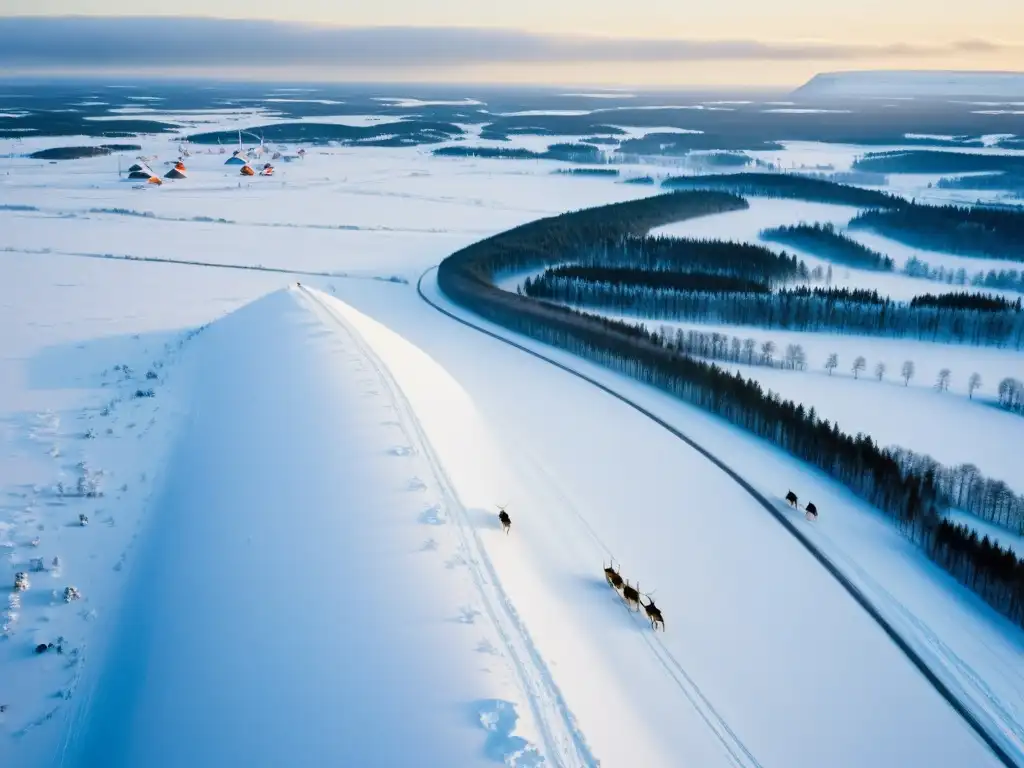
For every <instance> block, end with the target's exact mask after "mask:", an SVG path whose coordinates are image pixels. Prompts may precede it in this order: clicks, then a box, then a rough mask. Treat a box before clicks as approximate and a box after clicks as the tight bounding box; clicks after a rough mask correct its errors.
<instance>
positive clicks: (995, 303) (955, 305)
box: [910, 291, 1021, 312]
mask: <svg viewBox="0 0 1024 768" xmlns="http://www.w3.org/2000/svg"><path fill="white" fill-rule="evenodd" d="M910 306H912V307H943V308H945V309H973V310H976V311H978V312H1009V311H1013V312H1020V310H1021V303H1020V299H1017V300H1016V301H1010V300H1009V299H1004V298H1003V297H1002V296H995V295H992V294H984V293H968V292H967V291H959V292H956V293H940V294H937V295H936V294H931V293H923V294H921V295H920V296H914V297H913V298H912V299H911V300H910Z"/></svg>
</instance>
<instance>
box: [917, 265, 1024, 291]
mask: <svg viewBox="0 0 1024 768" xmlns="http://www.w3.org/2000/svg"><path fill="white" fill-rule="evenodd" d="M903 274H905V275H907V277H917V278H922V279H924V280H933V281H935V282H938V283H945V284H946V285H974V286H978V287H981V288H998V289H1001V290H1005V291H1019V292H1020V293H1024V270H1022V271H1018V270H1016V269H1001V270H999V271H998V272H996V271H995V270H994V269H990V270H988V272H985V271H984V270H979V271H978V272H975V273H973V274H971V275H968V274H967V270H966V269H964V268H963V267H960V268H959V269H952V268H947V267H944V266H941V265H940V266H938V267H932V266H931V265H930V264H928V262H926V261H922V260H921V259H919V258H917V257H916V256H911V257H910V258H909V259H907V263H906V264H904V265H903Z"/></svg>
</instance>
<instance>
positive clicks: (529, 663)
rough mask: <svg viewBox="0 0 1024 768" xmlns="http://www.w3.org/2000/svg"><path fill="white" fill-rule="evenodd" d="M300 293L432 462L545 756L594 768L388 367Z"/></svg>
mask: <svg viewBox="0 0 1024 768" xmlns="http://www.w3.org/2000/svg"><path fill="white" fill-rule="evenodd" d="M301 291H302V294H303V295H304V296H305V297H306V298H307V299H308V301H309V305H310V308H311V309H312V310H313V311H314V312H315V313H316V314H318V315H319V316H320V317H322V318H325V319H326V320H328V321H330V322H332V323H333V324H335V325H336V326H338V327H339V328H340V329H341V330H342V331H343V332H344V333H345V334H346V335H348V336H349V338H350V339H351V340H352V342H353V343H354V344H355V345H356V347H357V348H358V349H359V350H360V352H361V353H362V354H363V355H365V357H366V359H367V360H368V361H370V363H371V365H372V366H373V368H374V373H375V374H376V375H377V376H378V377H379V380H380V381H382V382H383V383H384V386H385V387H386V388H387V390H388V392H387V394H388V396H389V397H390V399H391V401H392V403H393V405H394V409H395V411H396V416H397V418H398V421H399V423H400V424H401V429H402V431H403V433H404V434H405V435H406V437H407V438H408V440H409V441H410V443H411V444H414V445H415V444H418V445H420V446H422V450H423V455H424V458H425V459H426V461H427V462H428V464H429V466H430V468H431V474H432V475H433V480H434V482H435V483H436V485H437V487H438V489H439V491H440V493H441V495H442V498H443V499H444V506H445V511H446V512H447V513H448V516H449V517H450V518H451V519H452V520H453V521H455V523H456V526H455V528H456V531H457V533H458V535H459V538H460V539H461V540H462V544H463V546H464V548H465V551H466V552H469V553H471V556H470V557H469V558H468V560H467V563H466V564H467V566H468V567H469V569H470V572H471V573H472V576H473V580H474V582H475V584H476V586H477V588H478V590H479V592H480V598H481V601H482V602H483V604H484V606H485V607H486V610H487V614H488V617H489V618H490V619H491V621H492V623H493V624H494V626H495V628H496V630H497V631H498V633H499V635H500V636H501V638H502V641H503V643H504V645H505V648H506V650H507V652H508V656H509V658H510V659H511V660H512V663H513V664H514V666H515V668H516V672H517V674H518V675H519V678H520V683H521V685H522V686H523V691H524V694H525V695H526V697H527V699H528V701H529V702H530V707H531V709H532V710H533V714H534V716H535V719H536V721H537V725H538V727H539V728H540V730H541V733H542V737H543V740H544V744H545V748H546V751H547V753H548V756H549V757H550V758H551V759H552V761H553V762H554V764H555V765H557V766H560V767H564V768H570V767H572V768H575V767H576V766H583V767H585V768H598V767H599V766H600V762H599V761H598V760H597V758H596V757H595V756H594V755H593V754H592V753H591V751H590V748H589V746H588V745H587V742H586V738H585V737H584V735H583V733H582V731H581V730H580V729H579V727H578V726H577V724H576V719H575V717H574V716H573V714H572V712H571V711H570V710H569V707H568V705H567V704H566V702H565V699H564V698H563V696H562V693H561V691H560V690H559V689H558V686H557V685H556V683H555V681H554V679H553V677H552V675H551V672H550V671H549V670H548V668H547V666H546V664H545V663H544V660H543V659H542V658H541V656H540V654H539V652H538V651H537V649H536V647H535V646H534V644H533V642H532V641H531V639H530V635H529V632H528V630H527V628H526V626H525V625H524V624H523V622H522V621H521V620H520V618H519V615H518V613H517V612H516V609H515V606H514V605H513V604H512V602H511V600H510V599H509V598H508V596H507V595H506V594H505V592H504V590H503V589H502V586H501V582H500V581H499V579H498V577H497V573H496V571H495V569H494V566H493V564H492V563H491V561H490V559H489V558H488V556H487V553H486V550H485V549H484V547H483V543H482V542H481V541H480V539H479V535H478V534H477V533H476V532H475V530H474V528H473V526H472V525H471V524H470V522H469V516H468V513H467V511H466V509H465V507H464V506H463V504H462V503H461V501H460V500H459V498H458V495H457V494H456V492H455V490H454V488H453V487H452V483H451V481H450V480H449V479H448V476H447V474H446V472H445V470H444V468H443V466H442V465H441V462H440V460H439V459H438V457H437V456H436V455H435V454H434V451H433V449H432V448H431V445H430V442H429V440H428V438H427V436H426V434H425V433H424V431H423V428H422V426H421V425H420V423H419V420H418V419H417V417H416V415H415V413H414V411H413V409H412V407H411V406H410V404H409V402H408V400H407V399H406V398H405V395H404V394H403V392H402V390H401V389H400V387H399V386H398V384H397V383H396V382H395V380H394V378H393V377H392V375H391V373H390V371H389V370H388V369H387V367H386V366H385V365H384V364H383V363H382V362H381V360H380V358H379V357H378V356H377V354H376V353H375V352H374V351H373V350H372V349H371V348H370V347H369V345H367V344H366V343H365V341H364V340H363V339H362V338H360V337H359V334H358V333H354V332H353V331H352V330H351V329H350V328H349V326H348V324H347V323H346V322H345V321H344V320H343V319H342V318H340V317H338V315H337V314H336V313H335V312H334V311H333V310H332V309H331V308H330V306H329V305H328V304H327V303H326V302H324V301H323V300H322V299H321V298H320V297H319V296H317V295H316V294H315V293H313V292H312V291H310V290H309V289H307V288H305V287H302V288H301Z"/></svg>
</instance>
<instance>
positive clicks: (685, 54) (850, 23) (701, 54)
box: [0, 0, 1024, 85]
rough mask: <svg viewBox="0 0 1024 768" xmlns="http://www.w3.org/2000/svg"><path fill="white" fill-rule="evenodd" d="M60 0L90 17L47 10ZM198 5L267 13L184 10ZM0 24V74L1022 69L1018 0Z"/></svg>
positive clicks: (327, 7)
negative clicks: (286, 70)
mask: <svg viewBox="0 0 1024 768" xmlns="http://www.w3.org/2000/svg"><path fill="white" fill-rule="evenodd" d="M169 9H170V10H169ZM27 14H32V15H33V17H31V18H27V19H26V18H24V17H25V16H26V15H27ZM71 14H77V15H82V14H88V15H90V16H92V17H94V18H92V19H91V20H82V19H59V18H57V17H60V16H66V15H71ZM129 14H130V16H129ZM47 16H48V17H49V18H45V17H47ZM154 16H161V17H164V18H162V19H153V18H148V19H147V18H134V19H133V18H131V17H154ZM209 16H216V17H219V18H222V19H249V20H263V21H265V22H276V23H274V24H267V23H264V24H255V25H242V24H236V25H229V26H223V25H219V24H216V23H215V22H213V21H207V22H205V23H199V21H198V20H197V19H196V18H195V17H209ZM4 17H7V18H4ZM11 17H22V18H11ZM41 17H43V18H41ZM168 17H178V18H177V19H174V18H168ZM184 17H192V18H184ZM86 21H91V22H92V23H91V24H90V25H89V26H84V27H83V26H81V25H83V24H85V23H86ZM15 23H20V24H21V25H22V26H19V27H11V26H10V25H12V24H15ZM25 24H29V26H24V25H25ZM46 24H50V25H56V26H50V27H47V26H45V25H46ZM75 25H78V26H77V27H76V26H75ZM182 25H184V26H182ZM307 25H310V27H307ZM312 25H317V26H320V27H325V26H326V27H330V29H327V30H324V29H313V28H311V27H312ZM0 34H2V36H0V40H4V43H3V45H0V74H3V73H5V72H7V73H17V72H23V71H28V70H35V71H39V70H40V69H43V70H47V71H52V72H60V71H75V72H82V71H85V70H89V69H107V70H121V71H143V70H145V71H147V72H170V71H176V70H182V71H183V72H185V73H189V72H190V71H191V72H198V71H202V70H203V69H208V68H209V67H211V66H215V67H218V68H221V69H223V71H224V72H225V73H227V72H236V71H238V72H241V71H244V70H246V69H247V68H252V67H259V68H260V69H261V70H263V71H264V72H266V71H274V72H280V73H281V74H282V76H284V71H283V70H284V68H289V69H295V71H301V73H302V74H303V75H304V76H314V77H315V76H321V77H324V78H325V79H350V80H435V81H436V80H453V81H461V82H469V81H505V82H555V83H565V82H592V83H595V84H597V83H607V84H637V85H639V84H650V85H681V84H695V85H718V84H748V85H791V84H798V83H800V82H802V81H804V80H806V79H807V78H808V77H810V76H812V75H813V74H814V73H816V72H819V71H827V70H842V69H981V70H1017V71H1019V70H1024V0H973V1H972V2H970V3H952V2H939V1H938V0H772V2H764V0H704V1H703V2H700V1H699V0H698V2H693V1H692V0H691V2H684V1H683V0H632V1H631V2H623V0H615V1H614V2H613V1H612V0H509V2H504V3H502V2H494V1H493V0H491V1H490V2H488V1H487V0H440V2H423V0H373V1H372V2H369V1H367V0H360V1H359V2H345V1H344V0H287V2H281V0H274V1H273V2H271V1H270V0H174V2H167V0H0ZM130 39H134V40H136V41H139V43H138V44H132V43H131V42H130ZM19 40H20V41H21V42H20V44H18V42H17V41H19ZM12 41H14V45H13V49H12V45H11V42H12ZM90 41H91V42H90ZM141 41H145V44H142V42H141ZM111 46H112V47H111ZM146 48H150V49H152V48H156V49H160V50H162V51H163V54H162V55H161V54H160V53H159V52H154V51H153V50H145V49H146ZM261 53H262V55H261Z"/></svg>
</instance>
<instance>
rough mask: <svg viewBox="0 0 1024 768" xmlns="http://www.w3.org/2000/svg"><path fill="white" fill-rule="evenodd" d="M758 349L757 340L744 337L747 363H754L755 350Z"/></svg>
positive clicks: (744, 351) (744, 352)
mask: <svg viewBox="0 0 1024 768" xmlns="http://www.w3.org/2000/svg"><path fill="white" fill-rule="evenodd" d="M755 349H757V341H756V340H755V339H744V340H743V354H745V355H746V356H747V363H749V364H751V365H753V363H754V350H755Z"/></svg>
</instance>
